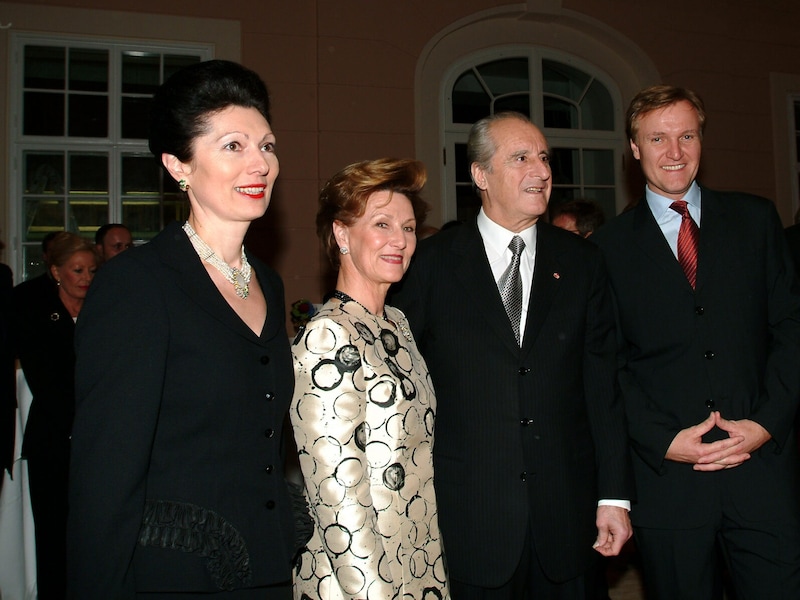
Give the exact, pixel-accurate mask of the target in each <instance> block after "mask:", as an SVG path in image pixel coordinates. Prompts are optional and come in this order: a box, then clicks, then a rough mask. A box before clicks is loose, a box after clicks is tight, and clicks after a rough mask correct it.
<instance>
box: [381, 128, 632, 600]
mask: <svg viewBox="0 0 800 600" xmlns="http://www.w3.org/2000/svg"><path fill="white" fill-rule="evenodd" d="M468 153H469V156H470V161H471V172H472V178H473V181H474V183H475V186H476V187H477V188H478V190H479V193H480V197H481V203H482V209H481V211H480V213H479V215H478V217H477V220H474V221H472V222H471V223H465V224H464V225H462V226H460V227H455V228H453V229H449V230H447V231H442V232H440V233H438V234H436V235H435V236H433V237H432V238H430V239H428V240H425V241H423V242H422V243H421V244H420V245H419V248H418V250H417V254H416V256H415V260H414V263H413V264H412V266H411V268H410V270H409V273H408V275H407V277H406V279H405V280H404V282H403V283H402V286H401V288H400V290H399V292H398V293H397V294H396V295H395V296H394V299H393V303H394V304H396V305H397V306H399V307H401V308H402V309H403V310H404V311H405V312H406V314H407V315H408V317H409V320H410V323H411V326H412V328H413V329H414V333H415V336H416V339H417V342H418V344H419V347H420V349H421V351H422V354H423V355H424V357H425V360H426V361H427V363H428V367H429V369H430V373H431V377H432V379H433V384H434V387H435V389H436V395H437V399H438V410H437V414H436V445H435V447H434V466H435V480H434V481H435V485H436V491H437V497H438V504H439V515H440V518H439V523H440V526H441V529H442V534H443V539H444V544H445V549H446V553H447V561H448V565H449V571H450V576H451V587H452V591H453V597H454V598H458V599H459V600H477V599H492V600H501V599H503V600H505V599H508V600H512V599H513V600H521V599H524V598H533V597H535V598H560V599H561V598H563V599H581V600H583V599H585V598H593V597H595V594H596V587H595V586H594V582H593V581H592V578H593V577H594V569H595V566H596V562H597V561H596V557H598V554H597V553H598V552H599V553H600V554H603V555H613V554H616V553H618V552H619V550H620V549H621V548H622V546H623V544H624V543H625V541H626V540H627V539H628V538H629V536H630V535H631V530H630V523H629V520H628V514H627V510H626V507H628V506H629V500H630V498H631V493H632V490H631V479H630V471H629V464H628V456H627V445H626V431H625V424H624V416H623V407H622V405H621V403H620V402H619V401H618V397H617V394H616V388H615V381H614V372H615V371H614V367H615V362H614V323H613V310H612V306H611V303H610V298H609V295H608V285H607V278H606V272H605V269H604V267H603V263H602V259H601V256H600V253H599V251H598V249H597V248H596V247H595V246H594V245H593V244H591V243H589V242H586V241H585V240H583V239H581V238H579V237H578V236H575V235H573V234H571V233H569V232H566V231H563V230H561V229H558V228H555V227H552V226H550V225H548V224H546V223H543V222H540V221H539V217H541V215H543V214H544V213H545V211H546V210H547V204H548V200H549V197H550V191H551V187H552V179H551V171H550V164H549V158H550V151H549V148H548V145H547V141H546V140H545V138H544V135H543V134H542V133H541V131H539V129H537V128H536V127H535V126H534V125H533V124H532V123H531V122H530V121H529V120H528V119H527V118H526V117H524V116H522V115H520V114H516V113H501V114H497V115H494V116H492V117H488V118H486V119H483V120H481V121H479V122H478V123H476V124H475V126H474V127H473V129H472V131H471V133H470V139H469V143H468ZM593 547H594V550H593Z"/></svg>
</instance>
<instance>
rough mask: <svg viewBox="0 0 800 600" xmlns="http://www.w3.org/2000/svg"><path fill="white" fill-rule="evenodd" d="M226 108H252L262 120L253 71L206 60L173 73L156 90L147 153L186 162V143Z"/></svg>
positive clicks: (263, 96) (262, 92)
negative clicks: (259, 114)
mask: <svg viewBox="0 0 800 600" xmlns="http://www.w3.org/2000/svg"><path fill="white" fill-rule="evenodd" d="M230 106H241V107H244V108H255V109H256V110H257V111H258V112H260V113H261V114H262V115H263V116H264V118H265V119H266V120H267V122H269V121H270V115H269V93H268V92H267V86H266V84H265V83H264V82H263V81H262V80H261V78H260V77H259V76H258V74H257V73H255V72H254V71H251V70H250V69H247V68H245V67H243V66H242V65H240V64H238V63H235V62H231V61H228V60H209V61H206V62H200V63H195V64H193V65H190V66H188V67H184V68H183V69H181V70H179V71H176V72H175V73H174V74H173V75H172V76H171V77H170V78H169V79H167V81H165V82H164V84H163V85H162V86H161V87H160V88H158V90H157V91H156V94H155V96H154V97H153V103H152V106H151V109H150V140H149V141H150V152H152V153H153V156H154V157H155V159H156V162H157V163H158V164H159V165H161V166H162V167H163V164H162V162H161V155H162V154H164V153H167V154H172V155H174V156H176V157H177V158H178V160H180V161H181V162H184V163H187V162H189V161H191V159H192V157H193V149H192V143H193V142H194V140H195V139H196V138H197V137H199V136H201V135H203V134H204V133H205V132H206V131H207V128H208V118H209V117H210V116H211V115H213V114H215V113H218V112H220V111H222V110H224V109H226V108H228V107H230Z"/></svg>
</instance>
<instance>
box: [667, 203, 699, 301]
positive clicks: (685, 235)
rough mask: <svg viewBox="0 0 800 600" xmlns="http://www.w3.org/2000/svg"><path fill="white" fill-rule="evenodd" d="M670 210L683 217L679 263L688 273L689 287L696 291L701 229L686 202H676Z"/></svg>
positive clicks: (680, 230) (679, 237) (679, 231)
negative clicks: (698, 245) (698, 241)
mask: <svg viewBox="0 0 800 600" xmlns="http://www.w3.org/2000/svg"><path fill="white" fill-rule="evenodd" d="M670 208H671V209H672V210H674V211H675V212H676V213H678V214H680V215H681V217H682V218H681V228H680V229H679V230H678V262H679V263H681V267H683V272H684V273H686V279H688V280H689V285H691V286H692V289H694V286H695V282H696V281H697V240H698V239H699V237H700V229H699V228H698V227H697V223H695V222H694V219H692V215H690V214H689V208H688V206H687V204H686V200H676V201H675V202H673V203H672V204H671V205H670Z"/></svg>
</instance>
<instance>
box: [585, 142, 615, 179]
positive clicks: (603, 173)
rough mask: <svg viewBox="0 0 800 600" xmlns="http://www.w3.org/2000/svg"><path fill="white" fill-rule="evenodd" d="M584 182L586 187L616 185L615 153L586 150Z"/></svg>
mask: <svg viewBox="0 0 800 600" xmlns="http://www.w3.org/2000/svg"><path fill="white" fill-rule="evenodd" d="M583 181H584V183H585V184H586V185H614V152H613V151H612V150H584V151H583Z"/></svg>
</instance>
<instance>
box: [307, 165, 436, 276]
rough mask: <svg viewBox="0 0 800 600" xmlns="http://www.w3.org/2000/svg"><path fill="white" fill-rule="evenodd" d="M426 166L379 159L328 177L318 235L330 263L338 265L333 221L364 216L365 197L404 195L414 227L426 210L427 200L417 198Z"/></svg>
mask: <svg viewBox="0 0 800 600" xmlns="http://www.w3.org/2000/svg"><path fill="white" fill-rule="evenodd" d="M427 177H428V176H427V174H426V172H425V165H424V164H422V163H421V162H420V161H418V160H414V159H411V158H401V159H397V158H379V159H377V160H365V161H362V162H357V163H354V164H352V165H349V166H347V167H345V168H344V169H342V170H341V171H339V172H338V173H337V174H336V175H334V176H333V177H331V178H330V179H329V180H328V182H327V183H326V184H325V187H323V188H322V191H321V192H320V194H319V210H318V211H317V235H318V236H319V239H320V240H321V241H322V245H323V246H324V248H325V252H326V253H327V255H328V258H329V259H330V261H331V264H332V265H333V266H334V267H336V268H338V267H339V264H340V263H339V256H340V254H339V244H338V243H337V242H336V238H335V236H334V234H333V223H334V222H335V221H339V222H340V223H342V224H344V225H345V226H347V227H349V226H351V225H352V224H353V223H355V222H356V221H357V220H358V219H359V218H361V217H362V216H363V215H364V211H366V208H367V200H369V197H370V196H372V194H374V193H375V192H381V191H389V192H396V193H398V194H403V195H404V196H405V197H406V198H408V199H409V200H410V201H411V208H412V209H413V210H414V218H415V219H416V220H417V228H419V227H421V226H422V223H423V222H424V221H425V215H426V214H427V213H428V205H427V203H426V202H425V201H424V200H423V199H422V198H421V197H420V192H421V191H422V188H423V186H424V185H425V181H426V180H427Z"/></svg>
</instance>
